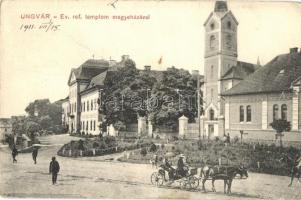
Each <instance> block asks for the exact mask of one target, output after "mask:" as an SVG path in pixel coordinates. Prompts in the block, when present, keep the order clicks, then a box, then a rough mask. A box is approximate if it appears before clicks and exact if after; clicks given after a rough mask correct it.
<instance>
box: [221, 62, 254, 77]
mask: <svg viewBox="0 0 301 200" xmlns="http://www.w3.org/2000/svg"><path fill="white" fill-rule="evenodd" d="M256 67H257V66H256V65H254V64H251V63H246V62H241V61H237V65H236V66H232V67H231V68H230V69H229V70H228V71H227V72H226V73H225V74H224V75H223V77H222V78H221V80H229V79H238V80H242V79H244V78H245V77H247V76H249V75H250V74H252V73H253V72H254V71H255V70H256Z"/></svg>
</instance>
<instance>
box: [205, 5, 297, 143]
mask: <svg viewBox="0 0 301 200" xmlns="http://www.w3.org/2000/svg"><path fill="white" fill-rule="evenodd" d="M204 28H205V55H204V75H205V81H204V85H203V94H204V95H203V106H204V115H203V116H201V120H200V126H201V132H202V133H201V134H202V135H203V136H208V137H213V136H223V135H224V134H228V133H229V134H230V136H232V137H233V136H239V137H240V136H241V134H243V135H244V137H245V138H256V139H265V140H274V139H275V131H274V130H273V129H272V127H271V126H270V123H271V122H273V120H274V119H280V118H281V119H286V120H287V121H289V122H291V125H292V131H291V132H290V133H286V134H285V137H284V140H285V139H286V140H297V139H299V140H300V139H301V132H299V131H300V130H301V104H300V103H301V102H300V101H301V98H299V97H300V86H301V52H300V51H298V48H291V49H290V50H289V52H288V53H287V54H283V55H278V56H276V57H275V58H274V59H273V60H271V61H270V62H268V63H267V64H266V65H264V66H260V64H259V63H257V64H252V63H246V62H242V61H238V60H237V56H238V52H237V29H238V21H237V19H236V18H235V16H234V15H233V13H232V12H231V11H230V10H229V9H228V5H227V2H226V1H216V2H215V7H214V11H213V12H211V13H210V15H209V17H208V18H207V20H206V21H205V23H204ZM299 102H300V103H299Z"/></svg>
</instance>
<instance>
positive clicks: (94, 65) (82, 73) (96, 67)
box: [68, 59, 109, 84]
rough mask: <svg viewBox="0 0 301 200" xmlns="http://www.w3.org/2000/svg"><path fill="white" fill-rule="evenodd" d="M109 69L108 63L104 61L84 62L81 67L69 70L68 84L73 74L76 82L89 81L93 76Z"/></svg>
mask: <svg viewBox="0 0 301 200" xmlns="http://www.w3.org/2000/svg"><path fill="white" fill-rule="evenodd" d="M108 68H109V62H108V61H106V60H103V59H101V60H94V59H89V60H87V61H86V62H84V63H83V64H82V65H81V66H79V67H78V68H75V69H74V68H73V69H72V70H71V73H70V76H69V80H68V84H70V79H71V76H72V74H73V73H74V75H75V78H76V80H86V81H89V80H90V79H91V78H93V77H94V76H97V75H98V74H100V73H102V72H104V71H105V70H107V69H108Z"/></svg>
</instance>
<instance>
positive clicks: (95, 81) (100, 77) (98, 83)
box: [88, 71, 107, 88]
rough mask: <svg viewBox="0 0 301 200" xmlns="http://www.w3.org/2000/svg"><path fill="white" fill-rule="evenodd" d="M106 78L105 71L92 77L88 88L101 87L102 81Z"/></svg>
mask: <svg viewBox="0 0 301 200" xmlns="http://www.w3.org/2000/svg"><path fill="white" fill-rule="evenodd" d="M106 77H107V71H104V72H103V73H100V74H98V75H97V76H95V77H93V78H92V79H91V82H90V84H89V86H88V88H90V87H93V86H103V85H104V81H105V80H106Z"/></svg>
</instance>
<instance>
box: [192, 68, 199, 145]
mask: <svg viewBox="0 0 301 200" xmlns="http://www.w3.org/2000/svg"><path fill="white" fill-rule="evenodd" d="M192 75H193V76H197V78H196V80H197V104H198V105H197V106H198V107H197V109H198V112H197V115H198V117H197V123H198V129H199V140H201V124H200V122H201V120H200V119H201V118H200V114H201V110H200V109H201V107H200V75H199V70H193V71H192Z"/></svg>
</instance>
